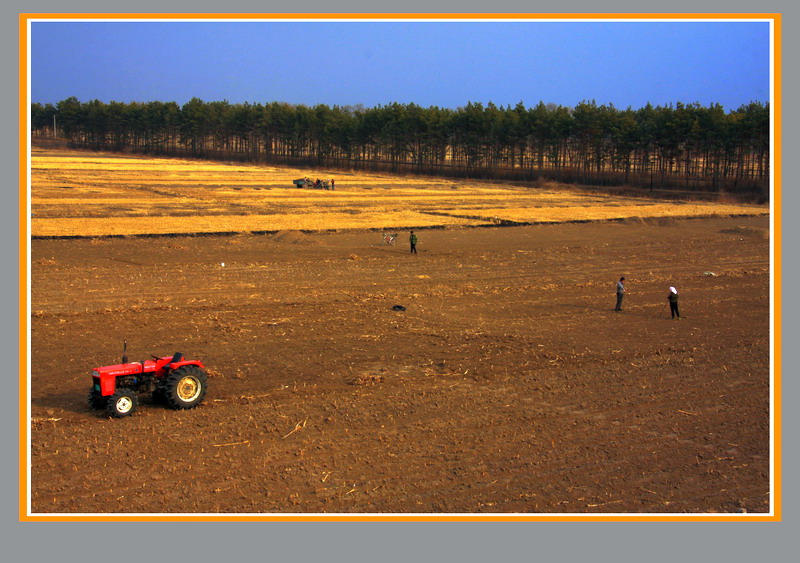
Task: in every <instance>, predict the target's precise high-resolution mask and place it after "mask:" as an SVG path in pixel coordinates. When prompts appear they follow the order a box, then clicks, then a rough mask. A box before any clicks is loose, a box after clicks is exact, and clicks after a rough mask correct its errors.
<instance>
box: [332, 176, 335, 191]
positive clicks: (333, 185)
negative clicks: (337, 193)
mask: <svg viewBox="0 0 800 563" xmlns="http://www.w3.org/2000/svg"><path fill="white" fill-rule="evenodd" d="M335 182H336V181H335V180H334V179H333V178H331V191H333V190H335V189H336V187H335V186H336V183H335Z"/></svg>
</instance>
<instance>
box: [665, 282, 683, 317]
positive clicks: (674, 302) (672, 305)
mask: <svg viewBox="0 0 800 563" xmlns="http://www.w3.org/2000/svg"><path fill="white" fill-rule="evenodd" d="M667 300H668V301H669V312H670V313H672V320H675V317H678V320H681V314H680V312H679V311H678V290H677V289H675V288H674V287H670V288H669V295H667Z"/></svg>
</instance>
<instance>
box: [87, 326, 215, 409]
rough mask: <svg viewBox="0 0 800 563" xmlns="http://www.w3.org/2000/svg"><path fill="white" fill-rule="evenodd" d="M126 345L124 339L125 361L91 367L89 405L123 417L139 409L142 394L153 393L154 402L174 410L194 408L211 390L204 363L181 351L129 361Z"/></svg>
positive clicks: (123, 353)
mask: <svg viewBox="0 0 800 563" xmlns="http://www.w3.org/2000/svg"><path fill="white" fill-rule="evenodd" d="M127 347H128V344H127V342H125V343H124V344H123V351H122V363H120V364H115V365H110V366H101V367H97V368H95V369H93V370H92V373H91V375H92V388H91V389H90V390H89V406H90V407H92V408H93V409H96V410H105V411H106V413H107V414H108V415H109V416H112V417H114V418H123V417H126V416H129V415H131V414H133V413H134V411H136V408H137V407H138V405H139V394H140V393H152V397H153V400H154V402H157V403H161V404H166V405H168V406H169V407H171V408H173V409H191V408H194V407H196V406H197V405H199V404H200V403H201V402H202V401H203V398H204V397H205V396H206V392H207V391H208V374H207V373H206V372H205V366H204V365H203V363H202V362H200V361H199V360H187V359H185V358H184V357H183V354H181V353H180V352H176V353H175V354H174V355H172V356H162V357H158V356H153V355H151V358H152V359H151V360H142V361H141V362H129V361H128V356H127Z"/></svg>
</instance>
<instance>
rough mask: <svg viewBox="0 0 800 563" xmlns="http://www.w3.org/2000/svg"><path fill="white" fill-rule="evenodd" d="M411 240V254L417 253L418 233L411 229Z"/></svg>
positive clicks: (409, 238)
mask: <svg viewBox="0 0 800 563" xmlns="http://www.w3.org/2000/svg"><path fill="white" fill-rule="evenodd" d="M408 240H409V242H410V243H411V254H416V253H417V235H415V234H414V231H411V234H410V235H409V237H408Z"/></svg>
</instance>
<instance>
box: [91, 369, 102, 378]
mask: <svg viewBox="0 0 800 563" xmlns="http://www.w3.org/2000/svg"><path fill="white" fill-rule="evenodd" d="M92 377H100V372H99V371H97V370H96V369H93V370H92Z"/></svg>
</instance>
